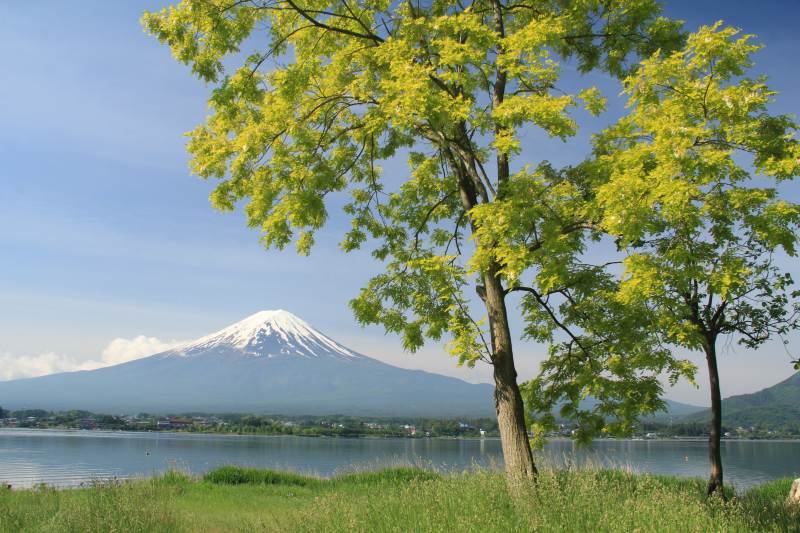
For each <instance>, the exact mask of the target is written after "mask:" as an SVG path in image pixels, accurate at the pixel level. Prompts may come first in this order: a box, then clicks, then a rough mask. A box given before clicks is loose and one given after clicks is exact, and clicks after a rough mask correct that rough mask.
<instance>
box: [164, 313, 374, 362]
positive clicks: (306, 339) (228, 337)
mask: <svg viewBox="0 0 800 533" xmlns="http://www.w3.org/2000/svg"><path fill="white" fill-rule="evenodd" d="M226 350H227V351H231V350H232V351H235V352H239V353H241V354H242V355H246V356H251V357H267V358H272V357H278V356H281V355H283V356H295V357H333V358H335V359H341V360H349V359H353V358H358V357H362V356H360V355H358V354H356V353H355V352H353V351H351V350H349V349H347V348H345V347H344V346H342V345H341V344H339V343H338V342H336V341H334V340H333V339H331V338H329V337H327V336H325V335H323V334H322V333H320V332H319V331H317V330H316V329H314V328H313V327H311V326H310V325H309V324H308V323H307V322H305V321H304V320H302V319H300V318H298V317H297V316H295V315H293V314H292V313H290V312H288V311H284V310H283V309H277V310H272V311H259V312H258V313H255V314H254V315H250V316H249V317H247V318H245V319H244V320H242V321H240V322H237V323H235V324H233V325H231V326H228V327H226V328H224V329H222V330H220V331H217V332H216V333H212V334H211V335H206V336H205V337H201V338H200V339H197V340H196V341H192V342H190V343H188V344H185V345H183V346H179V347H177V348H175V349H174V350H173V351H174V352H177V353H179V354H180V355H183V356H186V357H192V356H196V355H198V354H204V353H208V352H210V351H211V352H213V351H226Z"/></svg>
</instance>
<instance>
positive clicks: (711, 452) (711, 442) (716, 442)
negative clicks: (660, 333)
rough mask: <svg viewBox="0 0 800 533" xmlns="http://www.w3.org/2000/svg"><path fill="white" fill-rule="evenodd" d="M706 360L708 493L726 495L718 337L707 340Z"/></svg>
mask: <svg viewBox="0 0 800 533" xmlns="http://www.w3.org/2000/svg"><path fill="white" fill-rule="evenodd" d="M704 348H705V352H706V362H707V363H708V380H709V385H710V386H711V428H710V431H709V433H708V459H709V462H710V463H711V475H710V477H709V479H708V495H709V496H710V495H711V494H713V493H715V492H716V493H718V494H719V495H720V496H724V492H723V486H722V453H721V450H720V440H721V438H722V397H721V395H720V391H719V370H718V368H717V347H716V339H714V338H713V337H711V336H709V338H708V339H706V342H705V347H704Z"/></svg>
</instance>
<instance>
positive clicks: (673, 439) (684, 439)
mask: <svg viewBox="0 0 800 533" xmlns="http://www.w3.org/2000/svg"><path fill="white" fill-rule="evenodd" d="M24 431H27V432H42V433H69V434H79V435H93V434H94V435H102V434H108V435H121V434H126V435H186V436H189V435H196V436H198V437H273V438H274V437H293V438H308V439H347V440H365V439H366V440H389V439H393V440H449V441H453V440H455V441H482V440H483V441H499V440H500V437H497V436H488V437H454V436H419V437H417V436H397V435H386V436H381V435H368V434H364V435H290V434H284V433H234V432H213V431H175V430H157V431H153V430H130V429H80V428H19V427H17V428H9V427H0V433H2V432H9V433H11V432H24ZM707 440H708V437H707V436H703V437H653V438H642V437H601V438H597V439H594V440H593V442H597V441H599V442H606V441H611V442H706V441H707ZM545 441H546V442H549V441H558V442H574V440H573V439H571V438H569V437H564V436H557V437H547V438H546V439H545ZM798 441H800V437H797V438H787V437H779V438H735V437H734V438H732V437H723V438H722V442H798Z"/></svg>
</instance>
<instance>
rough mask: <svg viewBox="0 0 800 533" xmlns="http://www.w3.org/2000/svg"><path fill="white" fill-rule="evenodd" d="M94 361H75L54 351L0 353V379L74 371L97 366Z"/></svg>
mask: <svg viewBox="0 0 800 533" xmlns="http://www.w3.org/2000/svg"><path fill="white" fill-rule="evenodd" d="M93 363H95V362H94V361H76V360H75V359H73V358H72V357H70V356H68V355H64V354H58V353H54V352H48V353H43V354H39V355H20V356H14V355H12V354H10V353H0V380H8V379H18V378H32V377H36V376H44V375H46V374H54V373H56V372H74V371H75V370H88V369H90V368H97V367H96V366H93Z"/></svg>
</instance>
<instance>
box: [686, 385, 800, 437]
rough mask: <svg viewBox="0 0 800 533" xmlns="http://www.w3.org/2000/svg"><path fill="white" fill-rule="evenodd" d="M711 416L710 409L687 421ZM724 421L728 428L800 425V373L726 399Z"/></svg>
mask: <svg viewBox="0 0 800 533" xmlns="http://www.w3.org/2000/svg"><path fill="white" fill-rule="evenodd" d="M708 417H709V411H708V410H704V411H702V412H700V413H695V414H692V415H689V416H687V417H686V418H684V420H685V421H703V420H708ZM722 423H723V424H724V425H726V426H729V427H735V426H743V427H750V426H765V427H771V428H780V427H784V426H787V425H790V426H792V427H800V372H797V373H796V374H794V375H793V376H791V377H789V378H788V379H786V380H784V381H781V382H780V383H778V384H776V385H773V386H771V387H767V388H766V389H763V390H760V391H758V392H754V393H752V394H740V395H737V396H730V397H728V398H725V399H724V400H722Z"/></svg>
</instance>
